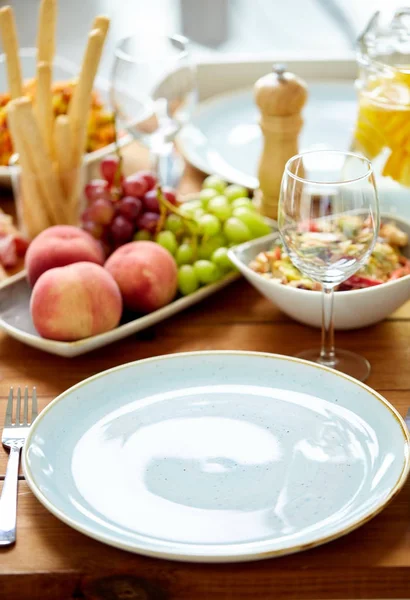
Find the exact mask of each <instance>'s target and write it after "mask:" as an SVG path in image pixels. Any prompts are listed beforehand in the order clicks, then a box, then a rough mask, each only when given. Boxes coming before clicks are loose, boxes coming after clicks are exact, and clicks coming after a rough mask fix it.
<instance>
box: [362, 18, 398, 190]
mask: <svg viewBox="0 0 410 600" xmlns="http://www.w3.org/2000/svg"><path fill="white" fill-rule="evenodd" d="M358 63H359V78H358V80H357V82H356V84H357V88H358V91H359V109H358V116H357V121H356V125H355V132H354V141H353V149H354V150H356V151H359V152H362V153H363V154H364V155H365V156H367V158H369V159H370V160H372V162H373V163H374V167H375V171H376V174H377V175H378V177H379V178H390V180H393V181H394V182H396V183H397V184H399V186H404V187H405V188H407V187H409V188H410V8H403V9H400V10H398V11H397V12H396V13H395V15H394V17H393V19H392V21H391V22H390V23H389V24H387V25H383V24H382V23H381V15H380V13H376V14H375V15H374V16H373V18H372V19H371V21H370V23H369V25H368V26H367V28H366V30H365V31H364V33H363V34H362V36H361V37H360V38H359V44H358Z"/></svg>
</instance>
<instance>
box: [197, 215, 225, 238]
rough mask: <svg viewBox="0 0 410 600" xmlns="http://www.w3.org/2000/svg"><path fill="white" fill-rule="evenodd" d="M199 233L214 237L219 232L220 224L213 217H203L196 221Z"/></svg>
mask: <svg viewBox="0 0 410 600" xmlns="http://www.w3.org/2000/svg"><path fill="white" fill-rule="evenodd" d="M198 225H199V233H201V234H203V235H209V236H212V235H216V234H217V233H219V232H220V231H221V222H220V221H219V219H218V218H217V217H215V215H203V216H202V217H201V218H200V219H199V220H198Z"/></svg>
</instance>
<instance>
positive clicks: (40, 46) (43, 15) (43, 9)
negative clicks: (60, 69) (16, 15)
mask: <svg viewBox="0 0 410 600" xmlns="http://www.w3.org/2000/svg"><path fill="white" fill-rule="evenodd" d="M56 16H57V2H56V0H42V1H41V4H40V12H39V21H38V36H37V61H38V62H43V61H45V62H48V63H50V65H52V64H53V61H54V53H55V45H56V44H55V35H56Z"/></svg>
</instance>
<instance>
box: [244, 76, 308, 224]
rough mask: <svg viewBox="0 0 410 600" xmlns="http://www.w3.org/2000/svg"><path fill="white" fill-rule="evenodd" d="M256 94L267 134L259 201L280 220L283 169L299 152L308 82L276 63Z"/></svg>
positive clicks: (264, 210) (264, 211)
mask: <svg viewBox="0 0 410 600" xmlns="http://www.w3.org/2000/svg"><path fill="white" fill-rule="evenodd" d="M254 97H255V101H256V104H257V105H258V107H259V109H260V112H261V117H260V121H259V124H260V127H261V130H262V134H263V150H262V155H261V157H260V160H259V170H258V177H259V190H258V193H257V203H258V205H259V210H260V212H261V213H262V214H263V215H264V216H266V217H270V218H271V219H277V216H278V203H279V194H280V186H281V181H282V175H283V171H284V168H285V165H286V162H287V161H288V160H289V158H291V157H292V156H294V155H295V154H297V153H298V137H299V132H300V130H301V128H302V125H303V119H302V116H301V111H302V108H303V106H304V105H305V102H306V99H307V85H306V83H305V82H304V81H303V80H302V79H300V78H299V77H297V76H296V75H294V74H293V73H289V72H288V71H286V68H285V67H284V66H283V65H274V66H273V70H272V73H269V74H268V75H264V76H263V77H261V78H260V79H258V81H257V82H256V83H255V86H254Z"/></svg>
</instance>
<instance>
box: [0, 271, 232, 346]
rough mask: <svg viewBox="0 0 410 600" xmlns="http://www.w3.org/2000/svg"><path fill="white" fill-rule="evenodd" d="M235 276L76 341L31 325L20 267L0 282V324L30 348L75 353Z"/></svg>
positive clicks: (171, 311) (152, 320) (170, 311)
mask: <svg viewBox="0 0 410 600" xmlns="http://www.w3.org/2000/svg"><path fill="white" fill-rule="evenodd" d="M239 277H240V275H239V274H237V273H233V274H230V275H227V276H226V277H225V278H224V279H222V280H221V281H217V282H216V283H213V284H211V285H207V286H204V287H202V288H200V289H199V290H198V291H196V292H194V293H193V294H191V295H190V296H185V297H182V298H178V299H177V300H174V301H173V302H171V303H170V304H168V305H167V306H164V307H163V308H160V309H159V310H156V311H154V312H152V313H150V314H148V315H145V316H142V317H138V318H136V319H133V320H129V321H127V322H124V323H122V324H121V325H119V327H116V328H115V329H113V330H112V331H108V332H107V333H102V334H100V335H95V336H92V337H89V338H86V339H84V340H79V341H78V342H56V341H53V340H47V339H45V338H42V337H40V336H39V334H38V333H37V331H36V330H35V328H34V325H33V322H32V320H31V316H30V293H31V291H30V287H29V285H28V283H27V280H26V272H25V271H22V272H21V273H18V274H17V275H14V276H13V277H10V278H9V279H8V280H6V281H5V282H4V283H2V284H1V285H0V327H1V328H2V329H4V331H6V332H7V333H8V334H9V335H10V336H11V337H14V338H15V339H17V340H19V341H20V342H23V343H24V344H27V345H28V346H32V347H33V348H37V349H39V350H44V351H45V352H50V353H51V354H57V355H59V356H66V357H73V356H79V355H80V354H85V353H86V352H90V351H91V350H96V349H97V348H102V347H103V346H107V345H108V344H112V343H113V342H116V341H118V340H121V339H123V338H125V337H127V336H129V335H131V334H133V333H137V332H138V331H141V330H142V329H146V328H147V327H151V326H152V325H155V324H156V323H159V322H160V321H163V320H164V319H167V318H168V317H171V316H172V315H175V314H176V313H178V312H181V311H182V310H184V309H185V308H188V306H192V305H193V304H196V303H197V302H200V301H201V300H203V299H204V298H207V297H208V296H210V295H211V294H214V293H215V292H217V291H219V290H221V289H222V288H224V287H225V286H227V285H228V284H229V283H231V282H232V281H234V280H235V279H238V278H239Z"/></svg>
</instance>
